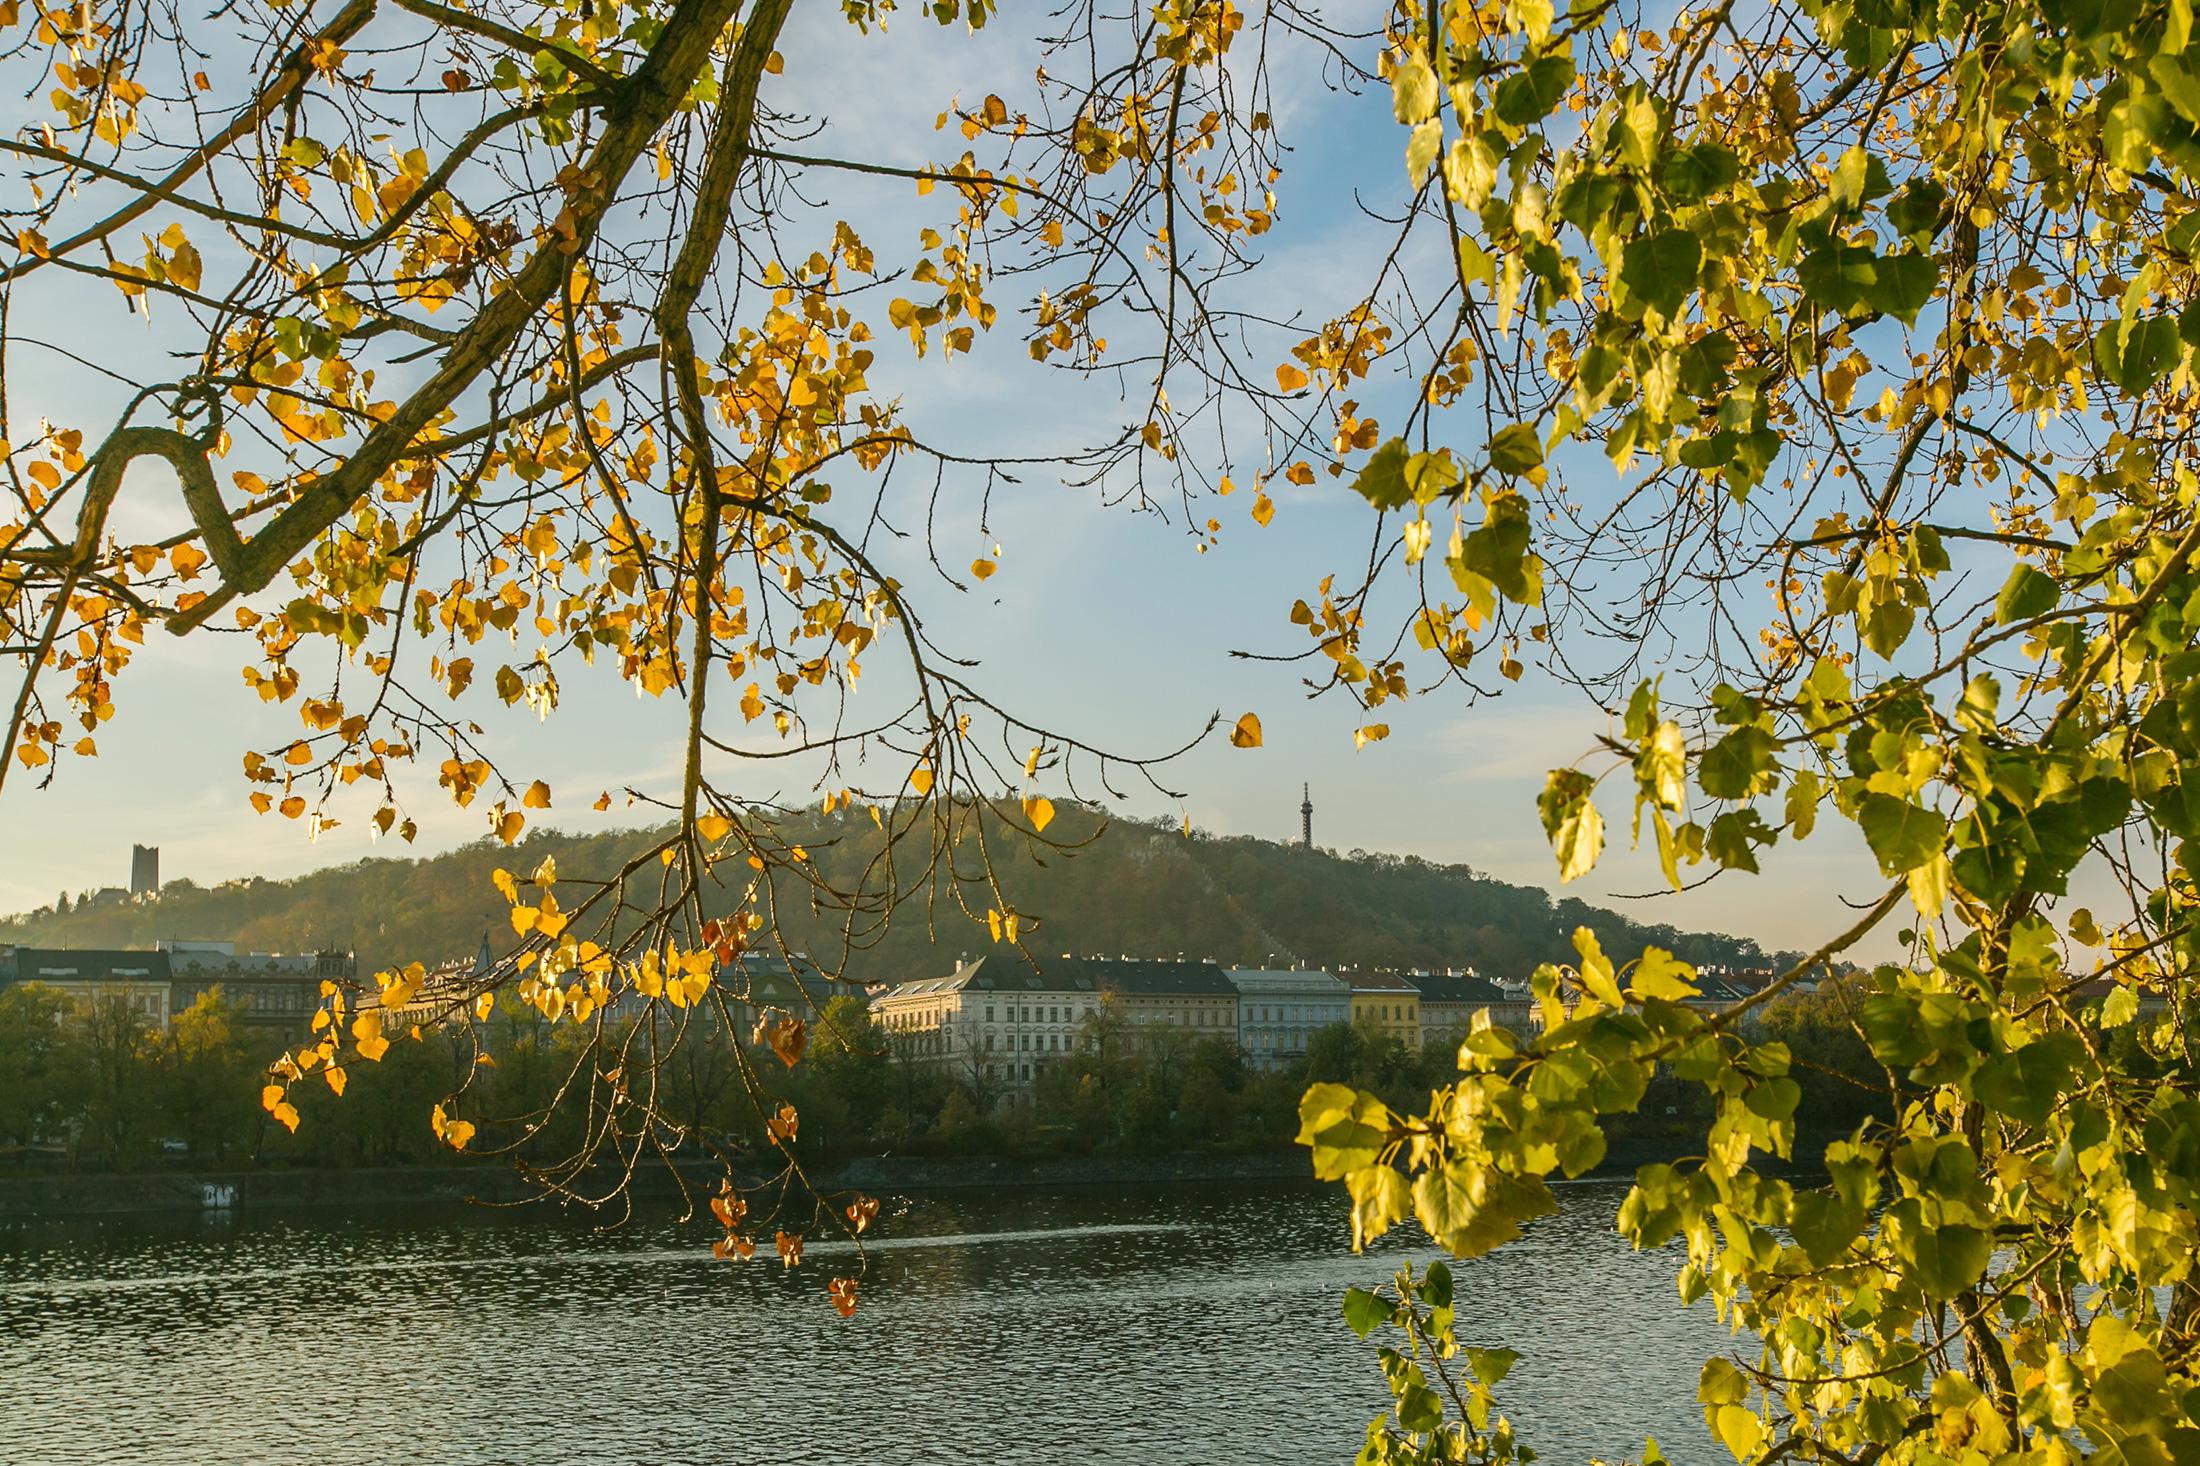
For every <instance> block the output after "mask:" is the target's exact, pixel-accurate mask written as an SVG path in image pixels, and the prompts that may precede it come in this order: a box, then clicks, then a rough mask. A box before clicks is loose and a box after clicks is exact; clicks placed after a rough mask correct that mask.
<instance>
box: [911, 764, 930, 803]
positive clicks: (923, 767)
mask: <svg viewBox="0 0 2200 1466" xmlns="http://www.w3.org/2000/svg"><path fill="white" fill-rule="evenodd" d="M909 787H910V788H912V789H914V790H916V791H917V793H918V795H919V796H922V795H926V794H930V793H931V792H932V768H931V765H929V764H918V765H917V766H916V768H915V769H913V770H911V771H910V774H909Z"/></svg>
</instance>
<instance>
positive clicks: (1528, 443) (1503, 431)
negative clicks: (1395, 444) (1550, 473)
mask: <svg viewBox="0 0 2200 1466" xmlns="http://www.w3.org/2000/svg"><path fill="white" fill-rule="evenodd" d="M1393 441H1396V440H1393ZM1542 466H1543V439H1542V438H1541V437H1540V436H1538V435H1537V433H1536V430H1535V424H1533V423H1524V422H1516V423H1514V424H1513V425H1512V426H1511V427H1508V428H1500V429H1499V430H1498V431H1497V433H1496V435H1495V436H1493V437H1492V438H1491V439H1490V467H1492V468H1494V469H1496V470H1497V471H1498V472H1499V473H1511V474H1522V473H1532V472H1534V471H1535V470H1536V469H1538V468H1540V467H1542Z"/></svg>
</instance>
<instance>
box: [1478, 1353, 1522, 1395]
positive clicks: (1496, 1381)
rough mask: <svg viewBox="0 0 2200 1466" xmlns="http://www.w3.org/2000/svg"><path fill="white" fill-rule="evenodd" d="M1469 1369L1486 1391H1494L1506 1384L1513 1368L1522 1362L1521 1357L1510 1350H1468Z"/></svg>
mask: <svg viewBox="0 0 2200 1466" xmlns="http://www.w3.org/2000/svg"><path fill="white" fill-rule="evenodd" d="M1465 1353H1466V1356H1467V1368H1469V1369H1471V1370H1473V1371H1474V1377H1475V1378H1476V1379H1478V1380H1480V1381H1481V1382H1482V1388H1483V1389H1485V1390H1494V1389H1496V1388H1497V1387H1498V1386H1499V1385H1501V1384H1503V1383H1504V1382H1505V1376H1506V1375H1508V1374H1511V1373H1512V1367H1513V1366H1514V1365H1515V1364H1518V1363H1519V1362H1520V1356H1519V1355H1518V1354H1515V1353H1514V1352H1513V1351H1512V1350H1510V1349H1468V1350H1466V1351H1465Z"/></svg>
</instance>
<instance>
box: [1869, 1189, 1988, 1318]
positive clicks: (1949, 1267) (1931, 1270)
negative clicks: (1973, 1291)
mask: <svg viewBox="0 0 2200 1466" xmlns="http://www.w3.org/2000/svg"><path fill="white" fill-rule="evenodd" d="M1886 1215H1887V1223H1888V1225H1887V1230H1888V1231H1889V1232H1891V1233H1892V1234H1893V1241H1894V1250H1895V1255H1896V1256H1897V1257H1899V1258H1900V1259H1901V1260H1902V1261H1903V1263H1904V1264H1906V1265H1907V1267H1908V1269H1909V1272H1910V1274H1911V1276H1913V1277H1914V1278H1915V1279H1916V1280H1917V1285H1918V1286H1919V1287H1920V1288H1921V1289H1923V1290H1924V1293H1925V1296H1926V1297H1928V1298H1931V1299H1934V1300H1936V1301H1946V1300H1947V1299H1950V1298H1953V1297H1955V1296H1956V1294H1958V1293H1960V1292H1962V1291H1963V1290H1964V1289H1965V1288H1968V1287H1970V1286H1971V1285H1972V1284H1973V1283H1975V1282H1977V1281H1978V1280H1979V1279H1980V1278H1981V1277H1983V1276H1985V1273H1986V1264H1987V1263H1988V1262H1989V1261H1990V1260H1992V1258H1993V1255H1994V1239H1993V1237H1992V1235H1991V1234H1989V1233H1987V1232H1985V1231H1983V1230H1981V1229H1980V1228H1977V1227H1965V1226H1948V1227H1928V1226H1926V1225H1924V1223H1923V1222H1922V1221H1920V1220H1918V1219H1917V1218H1918V1217H1919V1215H1920V1205H1919V1202H1918V1199H1917V1198H1916V1197H1914V1196H1911V1197H1905V1198H1903V1199H1902V1200H1901V1201H1898V1202H1896V1203H1895V1204H1894V1205H1893V1206H1891V1207H1889V1208H1888V1209H1887V1213H1886Z"/></svg>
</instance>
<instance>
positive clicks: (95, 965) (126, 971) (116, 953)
mask: <svg viewBox="0 0 2200 1466" xmlns="http://www.w3.org/2000/svg"><path fill="white" fill-rule="evenodd" d="M15 979H16V981H17V982H168V981H170V974H169V970H168V954H167V953H166V952H129V951H120V950H116V949H113V948H98V947H73V948H47V947H18V948H16V949H15Z"/></svg>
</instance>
